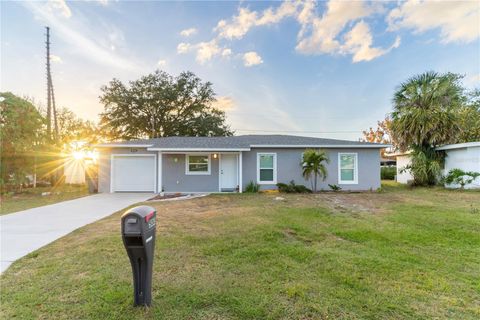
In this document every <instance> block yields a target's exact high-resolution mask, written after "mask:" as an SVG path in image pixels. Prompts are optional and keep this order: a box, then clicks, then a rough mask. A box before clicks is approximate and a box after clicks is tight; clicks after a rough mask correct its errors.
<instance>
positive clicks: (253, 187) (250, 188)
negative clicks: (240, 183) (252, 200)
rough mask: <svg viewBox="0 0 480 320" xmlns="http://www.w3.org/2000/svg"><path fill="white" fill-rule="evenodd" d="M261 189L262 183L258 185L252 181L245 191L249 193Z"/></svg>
mask: <svg viewBox="0 0 480 320" xmlns="http://www.w3.org/2000/svg"><path fill="white" fill-rule="evenodd" d="M259 190H260V185H258V184H257V183H255V182H253V181H250V182H249V183H248V184H247V186H246V187H245V192H247V193H257V192H258V191H259Z"/></svg>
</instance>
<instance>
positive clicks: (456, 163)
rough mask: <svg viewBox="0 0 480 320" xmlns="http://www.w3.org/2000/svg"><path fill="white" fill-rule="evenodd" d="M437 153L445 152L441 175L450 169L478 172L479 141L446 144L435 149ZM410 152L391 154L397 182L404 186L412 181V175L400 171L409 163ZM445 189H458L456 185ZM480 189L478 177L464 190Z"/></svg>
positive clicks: (479, 160)
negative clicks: (393, 159) (394, 157)
mask: <svg viewBox="0 0 480 320" xmlns="http://www.w3.org/2000/svg"><path fill="white" fill-rule="evenodd" d="M437 150H438V151H445V167H444V170H443V174H444V175H446V174H448V172H449V171H450V170H452V169H460V170H462V171H465V172H469V171H470V172H480V141H477V142H467V143H457V144H448V145H444V146H441V147H438V148H437ZM410 153H411V152H405V153H396V154H393V155H394V156H396V157H397V178H396V180H397V182H399V183H403V184H406V183H408V181H410V180H413V176H412V174H411V173H410V172H409V171H408V170H405V172H402V170H403V169H404V168H405V167H406V166H407V165H409V164H410V163H411V156H410ZM446 187H450V188H458V187H459V186H457V185H449V186H446ZM475 188H480V177H477V179H475V180H474V181H473V182H472V183H470V184H467V185H466V186H465V189H475Z"/></svg>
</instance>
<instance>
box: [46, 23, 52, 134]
mask: <svg viewBox="0 0 480 320" xmlns="http://www.w3.org/2000/svg"><path fill="white" fill-rule="evenodd" d="M45 28H46V29H47V42H46V45H47V135H48V139H51V138H52V91H51V90H50V83H51V82H50V28H49V27H45Z"/></svg>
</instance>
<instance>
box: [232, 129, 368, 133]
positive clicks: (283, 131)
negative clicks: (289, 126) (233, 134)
mask: <svg viewBox="0 0 480 320" xmlns="http://www.w3.org/2000/svg"><path fill="white" fill-rule="evenodd" d="M234 130H235V131H244V132H281V133H362V132H363V131H362V130H356V131H296V130H252V129H234Z"/></svg>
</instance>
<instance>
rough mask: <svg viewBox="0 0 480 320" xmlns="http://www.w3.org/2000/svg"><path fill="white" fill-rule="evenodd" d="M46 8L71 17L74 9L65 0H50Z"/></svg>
mask: <svg viewBox="0 0 480 320" xmlns="http://www.w3.org/2000/svg"><path fill="white" fill-rule="evenodd" d="M45 8H46V9H47V10H48V11H50V12H58V13H59V14H60V15H61V16H63V17H65V18H70V17H71V16H72V11H71V10H70V8H69V7H68V5H67V3H66V2H65V0H48V2H47V3H46V4H45Z"/></svg>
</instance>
